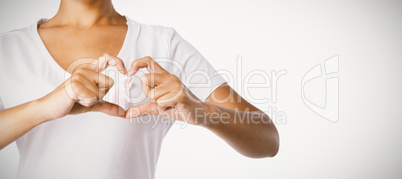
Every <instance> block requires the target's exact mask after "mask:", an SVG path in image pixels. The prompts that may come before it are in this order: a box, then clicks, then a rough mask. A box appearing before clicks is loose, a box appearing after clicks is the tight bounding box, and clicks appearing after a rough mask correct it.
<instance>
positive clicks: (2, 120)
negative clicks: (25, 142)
mask: <svg viewBox="0 0 402 179" xmlns="http://www.w3.org/2000/svg"><path fill="white" fill-rule="evenodd" d="M40 110H41V109H40V107H39V105H38V104H37V101H32V102H28V103H25V104H22V105H19V106H16V107H13V108H10V109H6V110H2V111H0V136H1V137H0V149H3V148H4V147H5V146H7V145H8V144H10V143H11V142H13V141H15V140H17V139H18V138H19V137H21V136H22V135H24V134H25V133H27V132H28V131H29V130H31V129H32V128H34V127H35V126H37V125H39V124H41V123H42V122H44V121H45V120H44V119H45V117H44V116H43V115H42V113H39V112H38V111H40Z"/></svg>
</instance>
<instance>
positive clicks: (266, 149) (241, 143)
mask: <svg viewBox="0 0 402 179" xmlns="http://www.w3.org/2000/svg"><path fill="white" fill-rule="evenodd" d="M205 105H207V109H208V110H202V111H203V112H202V113H203V114H197V120H198V121H200V122H201V123H200V124H201V126H203V127H205V128H207V129H209V130H211V131H212V132H214V133H215V134H217V135H218V136H219V137H221V138H222V139H224V140H225V141H226V142H227V143H228V144H229V145H230V146H232V147H233V148H234V149H235V150H237V151H238V152H239V153H241V154H243V155H245V156H248V157H253V158H261V157H273V156H275V155H276V153H277V152H278V149H279V135H278V132H277V130H276V127H275V125H274V124H273V122H272V120H271V119H270V118H269V116H268V115H267V114H265V113H263V112H262V111H239V110H231V109H227V108H223V107H219V106H216V105H211V104H205ZM196 113H197V112H196ZM198 113H199V111H198Z"/></svg>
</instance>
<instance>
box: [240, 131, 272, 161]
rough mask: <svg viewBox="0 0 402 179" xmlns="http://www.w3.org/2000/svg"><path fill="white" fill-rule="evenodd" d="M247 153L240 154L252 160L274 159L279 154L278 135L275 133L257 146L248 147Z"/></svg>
mask: <svg viewBox="0 0 402 179" xmlns="http://www.w3.org/2000/svg"><path fill="white" fill-rule="evenodd" d="M247 151H248V152H245V151H244V152H241V154H242V155H244V156H246V157H249V158H254V159H259V158H272V157H275V156H276V155H277V154H278V152H279V135H278V134H277V133H276V134H275V135H273V136H271V137H270V138H269V139H268V140H266V141H262V142H261V143H260V144H259V145H257V146H253V147H250V148H249V150H247Z"/></svg>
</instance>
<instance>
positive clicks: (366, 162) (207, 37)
mask: <svg viewBox="0 0 402 179" xmlns="http://www.w3.org/2000/svg"><path fill="white" fill-rule="evenodd" d="M0 3H1V4H0V32H5V31H8V30H12V29H15V28H21V27H25V26H28V25H31V24H32V23H34V22H35V21H36V20H38V19H39V18H42V17H47V18H50V17H52V16H53V15H54V14H55V13H56V11H57V8H58V4H59V1H55V0H35V1H29V0H24V1H23V0H14V1H5V0H0ZM114 4H115V8H116V9H117V10H118V11H119V12H120V13H121V14H124V15H127V16H128V17H130V18H132V19H134V20H136V21H138V22H141V23H146V24H157V25H163V26H171V27H174V28H175V29H176V30H177V31H178V32H179V33H180V34H181V35H182V36H183V37H184V38H185V39H187V40H188V41H189V42H190V43H192V44H193V45H194V46H195V47H196V48H197V49H198V50H199V51H200V52H201V53H202V54H203V55H204V56H205V57H206V58H207V59H208V60H209V61H210V62H211V63H212V64H213V66H214V67H215V68H216V69H218V70H222V69H224V70H229V71H230V72H232V73H233V74H239V73H238V71H237V69H238V67H237V66H236V63H237V61H236V58H237V56H239V55H241V56H242V59H243V61H242V66H241V67H242V70H243V75H246V74H247V73H249V72H251V71H253V70H255V69H259V70H263V71H266V72H267V73H268V74H271V71H274V70H276V71H279V70H286V73H287V74H286V75H283V76H281V77H280V78H279V79H278V83H277V93H276V97H277V102H275V103H274V102H272V101H271V100H272V97H271V93H272V89H271V88H268V89H255V92H254V93H252V95H253V96H258V97H264V98H269V99H270V102H268V103H263V104H256V105H257V106H258V107H259V108H260V109H262V110H264V111H267V110H268V108H269V107H271V108H272V107H275V109H276V110H277V111H278V113H285V114H286V120H285V121H282V124H277V127H278V130H279V133H280V137H281V148H280V151H279V153H278V155H277V156H276V157H274V158H266V159H250V158H246V157H243V156H241V155H240V154H238V153H236V152H235V151H234V150H233V149H231V148H230V147H229V146H228V145H227V144H226V143H225V142H223V140H221V139H220V138H218V137H216V136H215V135H214V134H212V133H211V132H209V131H208V130H206V129H203V128H200V127H195V126H187V127H185V128H184V129H181V126H179V125H175V126H174V127H173V128H172V130H171V131H170V133H169V134H168V135H167V137H166V139H165V141H164V145H163V148H162V152H161V155H160V158H159V164H158V169H157V178H177V179H179V178H365V179H366V178H401V177H402V170H401V167H402V154H401V151H402V145H401V144H402V143H401V136H402V132H400V131H399V128H401V127H402V121H400V120H401V117H402V115H401V114H402V112H401V111H402V110H401V107H402V102H401V101H402V95H401V94H400V93H401V91H402V84H401V80H402V78H401V77H402V73H401V67H402V34H401V32H402V24H401V22H402V14H401V12H402V3H401V2H400V1H365V2H363V1H339V0H333V1H303V2H301V1H297V0H294V1H267V0H231V1H229V0H227V1H224V0H204V1H189V0H187V1H185V0H170V1H168V0H164V1H163V0H153V1H144V0H142V1H140V0H135V1H129V0H124V1H123V0H115V1H114ZM334 55H339V73H338V74H336V76H337V77H339V121H338V122H336V123H333V122H331V121H329V120H326V119H324V118H322V117H320V116H319V115H317V114H316V113H314V112H313V111H312V110H310V109H309V108H308V107H307V106H306V105H305V104H304V103H303V100H302V98H301V80H302V78H303V76H304V74H305V73H306V72H307V71H309V70H310V69H311V68H313V67H314V66H316V65H318V64H322V63H323V62H324V61H325V60H326V59H328V58H330V57H333V56H334ZM254 80H255V81H257V82H261V81H262V82H263V79H254ZM233 87H234V88H236V86H233ZM307 89H308V91H306V93H307V94H306V95H307V96H308V97H309V98H310V99H311V100H312V101H314V102H315V103H317V104H324V103H325V95H326V94H325V90H326V89H325V78H324V80H318V81H316V82H315V83H312V84H311V85H310V86H309V87H308V88H306V90H307ZM251 102H253V101H252V100H251ZM0 137H1V136H0ZM17 164H18V151H17V148H16V146H15V144H12V145H9V146H8V147H6V148H5V149H3V150H2V151H0V178H13V177H15V172H16V167H17Z"/></svg>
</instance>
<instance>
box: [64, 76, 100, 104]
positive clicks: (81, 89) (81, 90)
mask: <svg viewBox="0 0 402 179" xmlns="http://www.w3.org/2000/svg"><path fill="white" fill-rule="evenodd" d="M65 89H66V92H67V94H68V95H69V96H70V97H71V98H72V99H74V100H76V101H77V102H78V103H79V104H81V105H82V106H86V107H89V106H91V105H93V104H94V103H96V102H97V99H98V97H97V95H96V94H95V93H94V92H92V91H91V90H89V89H88V88H87V87H86V85H85V84H82V83H81V82H74V83H71V84H70V85H68V86H66V88H65Z"/></svg>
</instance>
